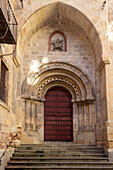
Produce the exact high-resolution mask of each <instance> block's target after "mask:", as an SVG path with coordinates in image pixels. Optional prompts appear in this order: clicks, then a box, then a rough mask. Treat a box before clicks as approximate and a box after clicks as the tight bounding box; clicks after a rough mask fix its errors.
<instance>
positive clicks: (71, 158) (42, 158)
mask: <svg viewBox="0 0 113 170" xmlns="http://www.w3.org/2000/svg"><path fill="white" fill-rule="evenodd" d="M11 160H12V161H23V160H25V161H29V162H31V161H41V162H42V161H51V162H53V161H59V162H62V161H65V162H66V161H70V162H72V161H74V162H108V158H106V157H101V158H97V157H96V158H95V157H89V158H79V157H78V158H75V157H53V158H52V157H11Z"/></svg>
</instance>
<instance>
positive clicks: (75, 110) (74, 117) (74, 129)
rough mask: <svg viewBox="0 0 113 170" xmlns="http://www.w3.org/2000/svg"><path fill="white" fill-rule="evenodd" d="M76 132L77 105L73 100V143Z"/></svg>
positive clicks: (75, 140)
mask: <svg viewBox="0 0 113 170" xmlns="http://www.w3.org/2000/svg"><path fill="white" fill-rule="evenodd" d="M77 132H78V106H77V103H75V102H73V143H76V142H77V139H76V138H77Z"/></svg>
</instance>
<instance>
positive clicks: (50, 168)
mask: <svg viewBox="0 0 113 170" xmlns="http://www.w3.org/2000/svg"><path fill="white" fill-rule="evenodd" d="M15 169H19V170H27V169H29V170H32V169H34V170H37V169H42V170H45V169H48V170H53V169H57V170H65V169H66V170H73V169H76V170H80V169H86V170H92V169H94V170H99V169H105V170H109V169H113V166H111V167H109V166H108V167H105V166H99V167H98V166H91V165H90V166H40V167H39V166H7V167H6V168H5V170H15Z"/></svg>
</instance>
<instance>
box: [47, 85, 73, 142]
mask: <svg viewBox="0 0 113 170" xmlns="http://www.w3.org/2000/svg"><path fill="white" fill-rule="evenodd" d="M45 99H46V100H45V106H44V140H45V141H73V117H72V103H71V99H72V96H71V94H70V93H69V91H67V90H66V89H65V88H62V87H54V88H52V89H50V90H49V91H48V92H47V93H46V96H45Z"/></svg>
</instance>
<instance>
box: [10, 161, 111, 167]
mask: <svg viewBox="0 0 113 170" xmlns="http://www.w3.org/2000/svg"><path fill="white" fill-rule="evenodd" d="M8 165H19V166H20V165H24V166H64V165H66V166H83V165H84V166H86V165H87V166H89V165H92V166H113V163H110V162H81V163H80V162H74V161H73V162H70V161H66V162H65V161H63V162H58V161H55V162H51V161H49V162H48V161H45V162H44V161H43V162H42V161H30V162H29V161H9V163H8Z"/></svg>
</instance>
